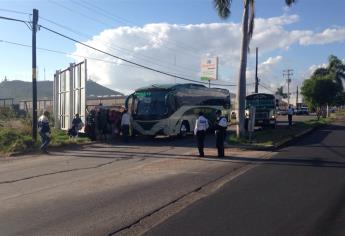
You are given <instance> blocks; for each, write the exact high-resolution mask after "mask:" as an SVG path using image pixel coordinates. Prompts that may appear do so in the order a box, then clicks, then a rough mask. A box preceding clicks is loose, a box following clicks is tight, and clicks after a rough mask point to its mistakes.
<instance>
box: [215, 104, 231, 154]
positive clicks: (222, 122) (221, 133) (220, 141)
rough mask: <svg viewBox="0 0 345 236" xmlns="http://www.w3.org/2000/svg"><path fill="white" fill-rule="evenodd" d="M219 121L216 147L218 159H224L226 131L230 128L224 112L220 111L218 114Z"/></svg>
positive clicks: (216, 125) (216, 126)
mask: <svg viewBox="0 0 345 236" xmlns="http://www.w3.org/2000/svg"><path fill="white" fill-rule="evenodd" d="M216 115H217V121H216V124H215V134H216V146H217V150H218V157H224V139H225V134H226V129H227V127H228V122H227V120H226V118H225V117H224V116H222V112H221V111H220V110H218V111H217V112H216Z"/></svg>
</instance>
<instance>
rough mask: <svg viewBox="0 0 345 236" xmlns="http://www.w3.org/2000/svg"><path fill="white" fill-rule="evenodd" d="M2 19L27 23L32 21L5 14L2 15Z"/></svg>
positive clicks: (0, 17)
mask: <svg viewBox="0 0 345 236" xmlns="http://www.w3.org/2000/svg"><path fill="white" fill-rule="evenodd" d="M0 19H3V20H9V21H17V22H22V23H25V24H26V23H31V22H30V21H25V20H20V19H15V18H10V17H5V16H0Z"/></svg>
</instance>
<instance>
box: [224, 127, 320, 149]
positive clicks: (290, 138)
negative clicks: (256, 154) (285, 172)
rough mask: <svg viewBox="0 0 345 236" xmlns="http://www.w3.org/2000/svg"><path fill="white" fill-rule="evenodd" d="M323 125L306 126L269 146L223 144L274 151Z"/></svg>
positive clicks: (231, 146) (227, 146)
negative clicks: (304, 128)
mask: <svg viewBox="0 0 345 236" xmlns="http://www.w3.org/2000/svg"><path fill="white" fill-rule="evenodd" d="M322 126H324V125H318V126H314V127H311V128H308V129H306V130H304V131H302V132H300V133H298V134H295V135H292V136H290V137H287V138H285V139H283V140H281V141H279V142H277V143H275V144H273V145H271V146H259V145H255V144H225V148H239V149H243V150H258V151H274V150H276V149H279V148H282V147H284V146H286V145H288V144H289V143H291V142H293V141H295V140H297V139H299V138H301V137H303V136H304V135H307V134H309V133H311V132H313V131H314V130H316V129H317V128H319V127H322Z"/></svg>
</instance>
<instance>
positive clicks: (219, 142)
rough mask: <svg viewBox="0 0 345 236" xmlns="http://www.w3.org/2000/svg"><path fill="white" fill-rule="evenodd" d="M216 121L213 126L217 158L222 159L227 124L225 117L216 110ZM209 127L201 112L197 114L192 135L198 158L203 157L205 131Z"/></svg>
mask: <svg viewBox="0 0 345 236" xmlns="http://www.w3.org/2000/svg"><path fill="white" fill-rule="evenodd" d="M216 115H217V119H216V123H215V125H214V128H215V136H216V147H217V151H218V157H224V156H225V155H224V139H225V136H226V129H227V127H228V122H227V119H226V117H224V116H222V112H221V111H220V110H218V111H217V112H216ZM208 127H209V122H208V120H207V119H206V118H205V116H204V113H203V112H199V117H198V119H197V120H196V122H195V128H194V135H196V138H197V146H198V151H199V157H204V156H205V154H204V141H205V136H206V130H207V129H208Z"/></svg>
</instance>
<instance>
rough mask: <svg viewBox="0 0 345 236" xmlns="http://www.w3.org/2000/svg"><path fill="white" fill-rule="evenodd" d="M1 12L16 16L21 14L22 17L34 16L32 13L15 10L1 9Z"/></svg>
mask: <svg viewBox="0 0 345 236" xmlns="http://www.w3.org/2000/svg"><path fill="white" fill-rule="evenodd" d="M0 11H4V12H10V13H16V14H21V15H32V14H31V13H27V12H22V11H15V10H11V9H4V8H0Z"/></svg>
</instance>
